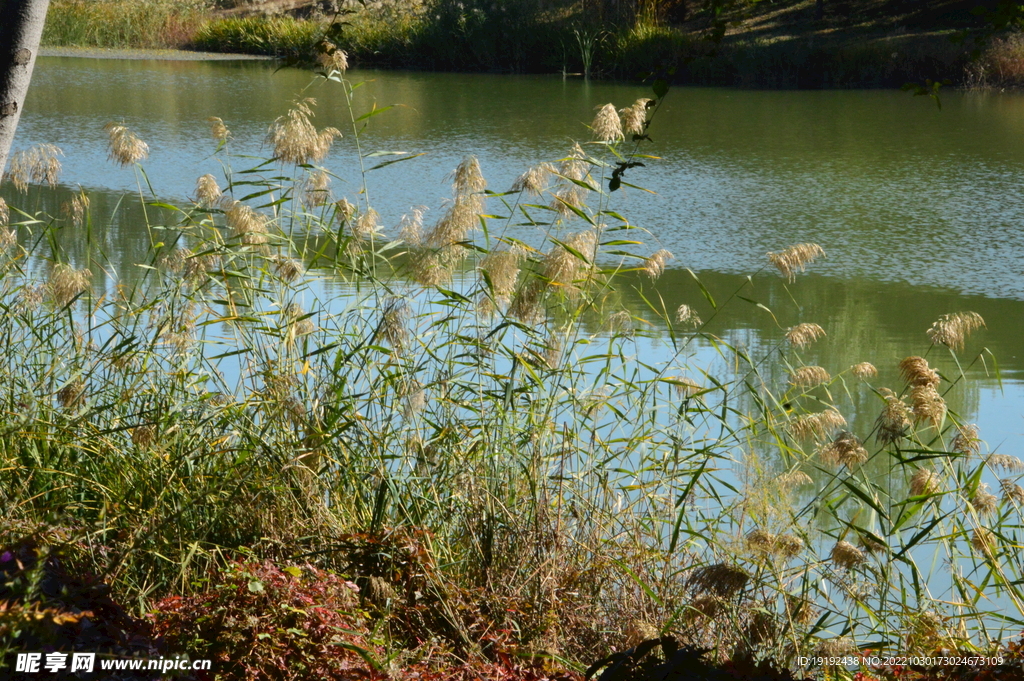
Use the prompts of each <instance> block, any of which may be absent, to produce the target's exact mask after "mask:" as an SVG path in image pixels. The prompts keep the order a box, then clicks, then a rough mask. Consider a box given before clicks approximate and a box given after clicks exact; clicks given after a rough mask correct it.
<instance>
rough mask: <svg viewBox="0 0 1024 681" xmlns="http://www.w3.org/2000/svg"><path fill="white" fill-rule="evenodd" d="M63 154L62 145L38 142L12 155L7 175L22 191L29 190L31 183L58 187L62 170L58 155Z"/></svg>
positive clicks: (16, 187)
mask: <svg viewBox="0 0 1024 681" xmlns="http://www.w3.org/2000/svg"><path fill="white" fill-rule="evenodd" d="M63 155H64V152H63V151H61V150H60V147H57V146H54V145H52V144H37V145H35V146H33V147H31V148H30V149H28V150H23V151H19V152H18V153H16V154H14V155H13V156H12V157H11V160H10V168H9V169H8V172H7V177H9V178H10V180H11V182H12V183H13V184H14V187H15V189H17V190H18V191H20V192H22V193H25V192H27V191H28V185H29V183H33V184H46V185H49V186H50V188H53V187H56V186H57V180H58V179H59V178H60V171H61V164H60V159H58V158H57V157H58V156H63Z"/></svg>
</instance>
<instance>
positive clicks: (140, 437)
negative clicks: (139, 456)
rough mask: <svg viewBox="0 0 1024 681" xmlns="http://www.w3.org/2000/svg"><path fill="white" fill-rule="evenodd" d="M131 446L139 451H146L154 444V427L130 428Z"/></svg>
mask: <svg viewBox="0 0 1024 681" xmlns="http://www.w3.org/2000/svg"><path fill="white" fill-rule="evenodd" d="M131 437H132V444H134V445H135V446H136V447H138V448H139V449H148V448H149V446H150V445H151V444H153V443H154V442H156V426H153V425H152V424H151V425H148V426H136V427H135V428H132V436H131Z"/></svg>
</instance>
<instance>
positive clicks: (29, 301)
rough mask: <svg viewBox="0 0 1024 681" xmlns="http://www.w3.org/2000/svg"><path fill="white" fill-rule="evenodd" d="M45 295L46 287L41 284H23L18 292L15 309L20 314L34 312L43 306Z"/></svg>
mask: <svg viewBox="0 0 1024 681" xmlns="http://www.w3.org/2000/svg"><path fill="white" fill-rule="evenodd" d="M45 294H46V287H44V286H42V285H41V284H35V285H33V284H25V285H24V286H22V287H21V290H20V291H18V302H17V305H16V309H17V311H18V312H19V313H20V314H26V313H28V312H34V311H35V310H37V309H39V306H40V305H42V304H43V298H44V297H45Z"/></svg>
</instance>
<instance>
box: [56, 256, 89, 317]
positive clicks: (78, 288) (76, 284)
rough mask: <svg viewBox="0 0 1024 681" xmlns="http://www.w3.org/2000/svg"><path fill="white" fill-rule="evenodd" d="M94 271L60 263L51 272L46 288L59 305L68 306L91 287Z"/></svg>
mask: <svg viewBox="0 0 1024 681" xmlns="http://www.w3.org/2000/svg"><path fill="white" fill-rule="evenodd" d="M91 275H92V273H91V272H90V271H89V270H88V269H81V270H78V269H75V268H74V267H72V266H71V265H65V264H64V263H58V264H56V265H54V267H53V270H51V272H50V279H49V281H48V282H47V284H46V288H47V291H48V293H49V294H50V297H51V298H52V299H53V302H54V303H55V304H56V305H57V307H67V306H68V305H70V304H71V302H72V301H73V300H74V299H75V298H77V297H78V296H79V295H80V294H82V293H83V292H85V291H86V290H87V289H88V288H89V279H90V277H91Z"/></svg>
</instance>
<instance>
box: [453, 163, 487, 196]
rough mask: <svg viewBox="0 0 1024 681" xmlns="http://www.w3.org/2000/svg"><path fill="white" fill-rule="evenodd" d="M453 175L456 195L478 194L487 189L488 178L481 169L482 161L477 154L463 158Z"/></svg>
mask: <svg viewBox="0 0 1024 681" xmlns="http://www.w3.org/2000/svg"><path fill="white" fill-rule="evenodd" d="M451 177H452V187H453V188H454V190H455V193H456V195H460V196H461V195H469V194H478V193H480V192H482V191H483V190H485V189H487V180H485V179H484V175H483V173H482V172H481V171H480V161H479V160H477V157H476V156H467V157H466V158H464V159H462V162H461V163H459V165H458V166H457V167H456V168H455V172H454V173H452V176H451Z"/></svg>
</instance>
